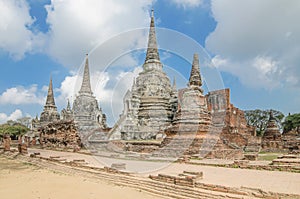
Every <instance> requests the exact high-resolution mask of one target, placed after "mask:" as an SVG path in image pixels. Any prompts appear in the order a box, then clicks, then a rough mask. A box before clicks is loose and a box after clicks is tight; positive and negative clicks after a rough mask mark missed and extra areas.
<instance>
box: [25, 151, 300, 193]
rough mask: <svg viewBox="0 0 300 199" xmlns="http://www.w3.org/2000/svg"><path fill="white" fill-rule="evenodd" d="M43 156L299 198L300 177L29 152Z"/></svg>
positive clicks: (47, 152) (286, 173) (58, 153)
mask: <svg viewBox="0 0 300 199" xmlns="http://www.w3.org/2000/svg"><path fill="white" fill-rule="evenodd" d="M32 152H40V153H41V156H44V157H49V156H51V155H54V156H60V157H61V158H65V159H67V160H68V161H70V160H73V159H85V161H86V162H88V163H89V165H91V166H98V167H101V166H102V167H103V165H105V164H103V163H106V164H107V165H108V166H110V165H111V163H113V162H120V163H126V167H127V169H128V168H129V169H130V170H133V171H134V170H138V171H140V170H144V171H146V170H148V171H151V170H152V171H151V172H143V173H140V174H137V175H142V176H144V177H148V175H149V174H152V175H155V174H159V173H164V174H171V175H173V174H174V175H177V174H179V173H181V172H183V171H203V173H204V178H203V179H202V180H200V181H199V182H203V183H209V184H217V185H224V186H229V187H237V188H240V187H241V186H244V187H250V188H260V189H262V190H264V191H272V192H277V193H287V194H300V173H292V172H282V171H264V170H261V171H260V170H251V169H235V168H223V167H213V166H199V165H190V164H178V163H172V164H166V163H161V162H144V161H135V160H132V161H130V160H119V159H112V158H100V157H95V156H90V155H83V154H78V153H70V152H58V151H49V150H41V149H30V153H32Z"/></svg>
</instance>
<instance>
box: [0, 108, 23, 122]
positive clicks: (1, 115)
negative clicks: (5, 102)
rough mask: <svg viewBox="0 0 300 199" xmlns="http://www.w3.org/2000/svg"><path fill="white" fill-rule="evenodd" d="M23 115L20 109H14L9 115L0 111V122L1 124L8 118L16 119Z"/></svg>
mask: <svg viewBox="0 0 300 199" xmlns="http://www.w3.org/2000/svg"><path fill="white" fill-rule="evenodd" d="M21 117H23V113H22V111H21V110H20V109H16V110H15V111H14V112H12V113H11V114H10V115H7V114H5V113H0V124H3V123H5V122H7V121H8V120H14V121H15V120H17V119H19V118H21Z"/></svg>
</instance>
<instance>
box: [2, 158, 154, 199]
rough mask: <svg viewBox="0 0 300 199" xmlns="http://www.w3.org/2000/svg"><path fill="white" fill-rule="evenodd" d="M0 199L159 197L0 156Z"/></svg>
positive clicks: (123, 198) (146, 198) (150, 198)
mask: <svg viewBox="0 0 300 199" xmlns="http://www.w3.org/2000/svg"><path fill="white" fill-rule="evenodd" d="M0 198H1V199H20V198H24V199H65V198H72V199H83V198H84V199H96V198H113V199H119V198H120V199H121V198H122V199H126V198H128V199H129V198H130V199H132V198H145V199H154V198H158V197H155V196H153V195H150V194H148V193H145V192H141V191H139V190H135V189H131V188H128V187H121V186H115V185H113V184H109V183H106V182H103V181H100V180H97V179H90V178H84V177H80V176H71V175H66V174H62V173H58V172H52V171H49V170H46V169H39V168H37V167H35V166H33V165H30V164H26V163H20V162H17V161H14V160H8V159H5V158H1V157H0Z"/></svg>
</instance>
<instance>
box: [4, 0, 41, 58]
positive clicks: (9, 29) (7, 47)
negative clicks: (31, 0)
mask: <svg viewBox="0 0 300 199" xmlns="http://www.w3.org/2000/svg"><path fill="white" fill-rule="evenodd" d="M29 9H30V8H29V6H28V4H27V2H26V1H25V0H0V18H1V20H0V49H2V50H3V51H5V52H8V53H9V54H10V55H11V56H12V57H13V58H14V59H17V60H18V59H21V58H23V57H24V54H25V53H26V52H33V51H38V49H39V48H40V47H41V46H42V45H43V40H44V38H43V34H41V33H39V32H35V33H34V32H33V31H32V30H31V26H32V24H33V23H34V21H35V20H34V18H32V17H31V16H30V13H29Z"/></svg>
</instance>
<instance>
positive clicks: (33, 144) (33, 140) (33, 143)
mask: <svg viewBox="0 0 300 199" xmlns="http://www.w3.org/2000/svg"><path fill="white" fill-rule="evenodd" d="M30 143H31V145H32V146H35V145H36V137H33V138H32V140H31V142H30Z"/></svg>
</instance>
